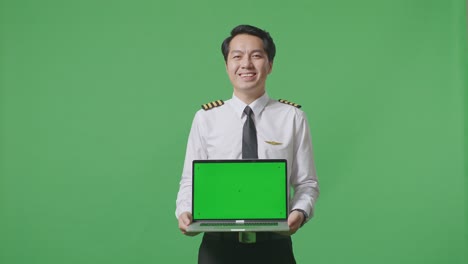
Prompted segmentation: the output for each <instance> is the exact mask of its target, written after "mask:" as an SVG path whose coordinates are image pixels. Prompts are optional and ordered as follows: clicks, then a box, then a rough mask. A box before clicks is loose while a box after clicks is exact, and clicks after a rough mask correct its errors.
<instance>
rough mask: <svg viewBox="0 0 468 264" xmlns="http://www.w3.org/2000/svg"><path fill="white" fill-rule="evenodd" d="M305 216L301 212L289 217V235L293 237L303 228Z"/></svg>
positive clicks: (293, 212)
mask: <svg viewBox="0 0 468 264" xmlns="http://www.w3.org/2000/svg"><path fill="white" fill-rule="evenodd" d="M303 221H304V214H303V213H302V212H300V211H292V212H291V213H290V214H289V216H288V225H289V234H290V235H293V234H294V233H296V231H297V230H298V229H299V228H300V227H301V225H302V222H303Z"/></svg>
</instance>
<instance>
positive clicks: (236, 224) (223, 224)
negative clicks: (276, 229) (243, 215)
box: [200, 222, 278, 227]
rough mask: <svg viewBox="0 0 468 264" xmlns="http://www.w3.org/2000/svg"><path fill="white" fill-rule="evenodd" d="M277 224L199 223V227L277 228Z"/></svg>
mask: <svg viewBox="0 0 468 264" xmlns="http://www.w3.org/2000/svg"><path fill="white" fill-rule="evenodd" d="M277 225H278V223H271V222H257V223H201V224H200V226H237V227H238V226H277Z"/></svg>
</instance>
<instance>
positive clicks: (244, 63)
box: [241, 56, 252, 69]
mask: <svg viewBox="0 0 468 264" xmlns="http://www.w3.org/2000/svg"><path fill="white" fill-rule="evenodd" d="M251 66H252V60H251V59H250V56H244V58H242V61H241V67H242V68H244V69H245V68H247V69H248V68H250V67H251Z"/></svg>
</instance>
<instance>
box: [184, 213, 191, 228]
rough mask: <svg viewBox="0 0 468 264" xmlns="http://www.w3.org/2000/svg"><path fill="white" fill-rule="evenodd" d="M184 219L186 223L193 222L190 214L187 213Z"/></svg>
mask: <svg viewBox="0 0 468 264" xmlns="http://www.w3.org/2000/svg"><path fill="white" fill-rule="evenodd" d="M182 221H183V222H184V224H185V225H190V223H191V222H192V216H191V215H190V214H186V215H184V218H183V220H182Z"/></svg>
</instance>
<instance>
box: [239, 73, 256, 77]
mask: <svg viewBox="0 0 468 264" xmlns="http://www.w3.org/2000/svg"><path fill="white" fill-rule="evenodd" d="M255 75H257V74H256V73H241V74H239V76H240V77H254V76H255Z"/></svg>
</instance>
